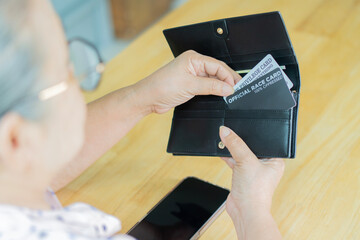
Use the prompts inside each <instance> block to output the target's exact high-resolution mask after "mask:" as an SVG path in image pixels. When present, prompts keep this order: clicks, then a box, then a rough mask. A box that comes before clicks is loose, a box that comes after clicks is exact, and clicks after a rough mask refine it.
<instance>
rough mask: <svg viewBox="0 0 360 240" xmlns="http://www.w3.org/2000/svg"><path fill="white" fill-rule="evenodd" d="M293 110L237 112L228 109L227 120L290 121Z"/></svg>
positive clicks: (226, 112) (226, 111)
mask: <svg viewBox="0 0 360 240" xmlns="http://www.w3.org/2000/svg"><path fill="white" fill-rule="evenodd" d="M291 114H292V109H289V110H237V109H226V110H225V119H230V118H235V119H290V116H291Z"/></svg>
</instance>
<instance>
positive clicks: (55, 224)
mask: <svg viewBox="0 0 360 240" xmlns="http://www.w3.org/2000/svg"><path fill="white" fill-rule="evenodd" d="M120 229H121V223H120V221H119V220H118V219H117V218H115V217H113V216H111V215H108V214H106V213H103V212H101V211H100V210H98V209H96V208H94V207H92V206H90V205H88V204H83V203H76V204H72V205H70V206H68V207H66V208H64V209H59V210H53V211H41V210H33V209H27V208H21V207H15V206H10V205H8V206H6V205H0V240H3V239H4V240H5V239H14V240H20V239H21V240H26V239H34V240H37V239H42V240H57V239H61V240H68V239H71V240H95V239H97V240H101V239H109V240H130V239H131V240H133V238H131V237H129V236H126V235H117V236H113V235H114V234H115V233H116V232H118V231H119V230H120ZM112 236H113V237H112Z"/></svg>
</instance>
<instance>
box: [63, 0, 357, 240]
mask: <svg viewBox="0 0 360 240" xmlns="http://www.w3.org/2000/svg"><path fill="white" fill-rule="evenodd" d="M274 10H279V11H280V12H281V13H282V16H283V18H284V21H285V24H286V26H287V30H288V32H289V35H290V38H291V40H292V43H293V45H294V49H295V52H296V54H297V57H298V61H299V65H300V73H301V78H302V88H301V98H300V106H299V107H300V113H299V122H298V142H297V157H296V159H295V160H286V170H285V174H284V177H283V179H282V181H281V183H280V185H279V187H278V189H277V191H276V193H275V196H274V200H273V209H272V212H273V215H274V217H275V219H276V221H277V223H278V225H279V227H280V231H281V233H282V234H283V236H284V238H285V239H316V240H318V239H360V97H359V95H360V1H359V0H354V1H351V0H338V1H335V0H329V1H327V0H326V1H325V0H302V1H283V0H271V1H270V0H263V1H236V0H221V1H219V0H189V2H187V3H186V4H185V5H183V6H181V7H180V8H178V9H176V10H175V11H173V12H171V13H169V14H168V15H167V16H165V17H164V18H163V19H161V20H160V21H159V22H157V23H156V24H154V25H153V26H152V27H150V28H149V29H148V30H147V31H145V32H144V33H143V34H142V35H141V36H140V37H138V38H137V39H136V40H135V41H134V42H133V43H132V44H131V45H130V46H129V47H128V48H127V49H125V50H124V51H123V52H121V53H120V54H119V55H118V56H117V57H115V58H114V59H113V60H112V61H111V62H110V63H109V64H108V67H107V71H106V73H105V76H104V83H103V84H102V85H101V87H100V89H99V90H97V91H96V92H94V93H91V94H86V95H85V97H86V99H87V101H91V100H94V99H96V98H99V97H101V96H103V95H104V94H106V93H108V92H110V91H113V90H115V89H117V88H121V87H124V86H126V85H129V84H132V83H134V82H136V81H138V80H140V79H142V78H144V77H145V76H147V75H149V74H150V73H152V72H153V71H155V70H156V69H157V68H159V67H161V66H162V65H164V64H166V63H167V62H169V61H170V60H171V59H173V56H172V54H171V52H170V49H169V47H168V45H167V43H166V41H165V39H164V37H163V35H162V30H163V29H165V28H168V27H175V26H181V25H186V24H191V23H196V22H201V21H207V20H214V19H218V18H225V17H235V16H241V15H248V14H254V13H260V12H267V11H274ZM171 118H172V112H169V113H167V114H164V115H155V114H154V115H151V116H148V117H146V118H145V119H143V120H142V121H141V122H140V123H139V124H138V125H137V126H136V127H135V128H134V129H133V130H132V131H131V132H130V133H129V134H128V135H127V136H126V137H124V138H123V139H122V140H121V141H120V142H119V143H118V144H116V146H114V147H113V148H112V149H111V150H110V151H108V152H107V153H106V154H105V155H104V156H103V157H101V158H100V159H99V160H98V161H97V162H96V163H95V164H94V165H93V166H92V167H91V168H89V169H88V170H87V171H86V172H84V173H83V174H82V175H81V176H80V177H79V178H78V179H76V180H75V181H74V182H73V183H71V184H70V185H68V186H67V187H66V188H64V189H63V190H61V191H60V192H59V194H58V195H59V198H60V200H61V202H62V203H63V204H64V205H67V204H70V203H73V202H76V201H83V202H87V203H89V204H92V205H94V206H95V207H98V208H100V209H102V210H104V211H105V212H107V213H110V214H113V215H115V216H117V217H119V218H120V219H122V224H123V229H122V231H121V232H126V231H127V230H129V228H130V227H131V226H133V225H134V224H135V223H136V222H137V221H138V220H139V219H141V218H142V217H143V216H144V215H145V214H146V213H147V211H148V210H149V209H151V207H152V206H154V204H156V203H157V202H158V201H159V200H160V199H161V198H162V197H163V196H164V195H165V194H166V193H167V192H168V191H169V190H170V189H171V188H173V187H174V186H175V185H176V184H177V183H178V182H179V181H181V180H182V179H183V178H185V177H187V176H197V177H199V178H201V179H204V180H207V181H210V182H212V183H215V184H218V185H221V186H225V187H230V181H231V171H230V170H229V168H228V167H227V166H226V165H225V163H223V162H222V161H221V160H220V159H219V158H208V157H173V156H172V155H170V154H167V153H166V146H167V140H168V136H169V130H170V125H171ZM201 239H236V234H235V231H234V228H233V225H232V222H231V220H230V218H229V216H228V215H227V214H226V212H224V213H223V214H222V215H221V216H220V217H219V218H218V219H217V220H216V221H215V223H214V224H213V225H212V226H211V227H210V228H209V229H208V230H207V232H206V233H205V234H204V235H203V236H202V238H201Z"/></svg>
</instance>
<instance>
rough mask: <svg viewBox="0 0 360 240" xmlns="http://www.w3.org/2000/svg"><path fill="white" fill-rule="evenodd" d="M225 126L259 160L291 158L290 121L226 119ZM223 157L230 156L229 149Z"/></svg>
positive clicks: (224, 152) (225, 150)
mask: <svg viewBox="0 0 360 240" xmlns="http://www.w3.org/2000/svg"><path fill="white" fill-rule="evenodd" d="M224 124H225V126H227V127H229V128H231V129H232V130H233V131H234V132H235V133H236V134H237V135H239V136H240V137H241V138H242V139H243V140H244V142H245V143H246V144H247V145H248V147H249V148H250V149H251V150H252V151H253V152H254V154H255V155H256V156H257V157H259V158H271V157H274V156H277V157H282V158H285V157H289V148H290V138H291V127H290V119H225V121H224ZM221 152H222V156H230V153H229V152H228V151H227V149H224V150H221Z"/></svg>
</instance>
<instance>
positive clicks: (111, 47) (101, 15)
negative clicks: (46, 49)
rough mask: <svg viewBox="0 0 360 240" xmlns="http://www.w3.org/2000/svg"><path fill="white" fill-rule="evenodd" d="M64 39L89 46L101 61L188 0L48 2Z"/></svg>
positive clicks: (107, 59) (55, 0)
mask: <svg viewBox="0 0 360 240" xmlns="http://www.w3.org/2000/svg"><path fill="white" fill-rule="evenodd" d="M51 1H52V3H53V5H54V8H55V10H56V11H57V13H58V14H59V16H60V18H61V20H62V23H63V26H64V29H65V33H66V36H67V38H68V39H69V38H72V37H81V38H84V39H86V40H88V41H90V42H91V43H93V44H94V45H95V46H96V47H97V48H98V49H99V50H100V53H101V56H102V57H103V58H104V60H105V62H107V61H109V60H110V59H112V58H113V57H114V56H116V55H117V54H118V53H119V52H121V51H122V50H123V49H125V48H126V47H127V46H128V45H129V43H130V42H131V41H132V40H134V39H135V38H136V37H137V36H138V35H139V34H140V33H141V32H142V31H144V30H145V29H146V28H148V27H149V26H151V25H152V24H153V23H154V22H156V21H157V20H159V19H160V18H161V17H162V16H164V15H165V14H166V13H167V12H168V11H171V10H173V9H175V8H177V7H179V6H180V5H182V4H183V3H185V2H186V1H188V0H156V1H154V0H91V1H88V0H51Z"/></svg>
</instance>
